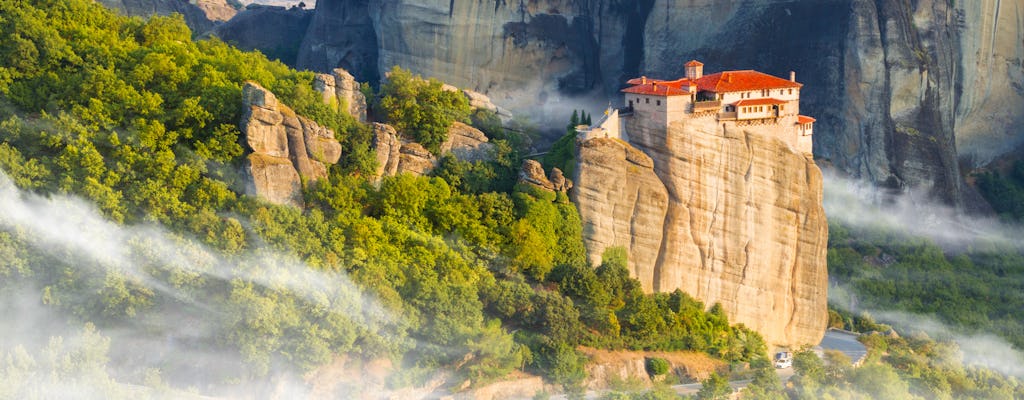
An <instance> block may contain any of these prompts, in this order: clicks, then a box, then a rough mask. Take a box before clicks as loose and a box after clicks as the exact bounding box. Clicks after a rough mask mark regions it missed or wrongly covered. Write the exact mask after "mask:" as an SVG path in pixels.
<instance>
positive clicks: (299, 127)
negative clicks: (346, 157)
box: [240, 82, 341, 207]
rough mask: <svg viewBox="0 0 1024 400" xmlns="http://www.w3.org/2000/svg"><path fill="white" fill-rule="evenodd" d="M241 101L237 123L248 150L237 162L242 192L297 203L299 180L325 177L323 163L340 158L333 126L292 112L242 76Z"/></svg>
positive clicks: (298, 201) (265, 90)
mask: <svg viewBox="0 0 1024 400" xmlns="http://www.w3.org/2000/svg"><path fill="white" fill-rule="evenodd" d="M242 104H243V107H244V110H245V111H244V113H243V115H242V121H241V123H240V126H241V128H242V129H241V130H242V134H243V135H244V136H245V142H246V144H247V145H248V148H249V150H251V151H252V153H251V154H249V156H248V157H246V161H245V163H244V165H243V175H244V176H245V177H246V178H247V179H246V194H249V195H253V196H257V197H260V198H262V199H264V200H267V201H269V202H271V203H277V204H287V205H292V206H296V207H301V206H302V204H303V202H302V184H303V181H306V182H315V181H317V180H319V179H321V178H324V177H326V176H327V165H326V164H334V163H337V162H338V159H339V158H341V144H339V143H338V141H337V140H335V138H334V132H332V131H331V130H329V129H327V128H324V127H321V126H320V125H317V124H316V123H315V122H313V121H310V120H309V119H307V118H305V117H303V116H300V115H296V114H295V112H294V111H292V110H291V109H290V108H288V106H286V105H284V104H281V103H279V102H278V101H277V97H275V96H274V94H273V93H271V92H270V91H269V90H267V89H264V88H263V87H262V86H260V85H259V84H257V83H254V82H246V84H245V87H243V88H242Z"/></svg>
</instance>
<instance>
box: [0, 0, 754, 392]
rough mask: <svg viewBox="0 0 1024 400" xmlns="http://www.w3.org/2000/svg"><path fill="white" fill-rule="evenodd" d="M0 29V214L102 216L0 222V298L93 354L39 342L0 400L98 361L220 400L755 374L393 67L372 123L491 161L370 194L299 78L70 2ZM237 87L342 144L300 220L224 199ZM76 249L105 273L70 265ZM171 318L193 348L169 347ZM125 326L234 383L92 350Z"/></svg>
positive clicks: (746, 348) (114, 375) (161, 21)
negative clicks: (595, 251) (596, 256)
mask: <svg viewBox="0 0 1024 400" xmlns="http://www.w3.org/2000/svg"><path fill="white" fill-rule="evenodd" d="M0 11H2V12H0V29H2V35H3V37H6V38H10V40H6V41H4V43H2V44H0V59H2V60H3V64H2V66H0V132H2V134H0V169H2V170H3V171H4V173H5V175H6V177H8V178H9V180H10V183H8V185H10V184H11V183H12V184H13V185H14V186H16V187H17V188H18V191H17V192H16V194H14V195H11V196H9V201H10V202H12V203H17V204H21V203H23V202H25V201H28V200H26V199H35V200H33V201H36V202H40V203H43V204H50V203H47V202H51V203H54V204H57V205H53V206H52V211H53V212H55V213H64V215H65V216H66V218H72V217H73V215H72V213H73V212H78V211H81V210H77V209H75V208H71V209H70V211H66V210H64V209H63V208H61V207H62V206H59V205H60V204H64V203H66V202H72V203H73V202H74V200H73V199H84V200H85V201H86V202H88V203H89V204H91V205H92V206H90V207H94V208H95V213H96V214H97V215H99V216H101V218H100V219H97V218H91V217H89V215H91V214H89V212H91V211H89V210H87V211H86V212H82V213H83V215H84V216H82V217H80V218H79V219H78V220H79V224H82V225H88V226H89V227H96V228H95V229H97V230H99V231H101V232H107V233H109V234H96V235H93V236H91V237H89V238H87V239H89V240H92V241H94V243H90V246H86V247H85V248H83V247H81V246H72V245H70V244H68V243H66V242H65V241H62V240H64V239H66V238H65V237H64V236H47V235H49V234H51V233H53V232H50V231H49V230H47V229H44V228H45V227H43V226H40V224H39V223H38V222H40V221H43V220H47V219H46V216H47V214H46V212H45V211H44V212H41V213H40V214H38V217H37V218H28V219H24V220H21V219H15V218H7V219H4V220H3V223H4V224H3V225H2V226H3V230H2V231H0V254H3V255H4V259H5V263H4V264H3V265H2V266H0V276H2V277H3V279H2V284H0V290H2V293H4V295H6V296H16V295H25V292H26V291H27V292H28V294H27V296H28V297H29V298H31V299H36V300H34V301H37V302H41V303H42V306H43V307H44V308H45V309H46V310H50V311H48V312H52V313H55V314H56V315H57V316H58V317H55V318H57V319H59V320H60V321H61V323H62V324H64V325H67V326H70V327H73V328H74V327H77V328H74V329H69V331H68V335H74V337H75V338H79V339H81V340H83V341H86V342H87V343H88V344H89V346H87V347H86V349H85V350H81V349H79V350H76V349H75V348H68V347H67V346H66V345H61V343H62V341H61V338H59V337H54V338H53V340H52V341H51V342H50V343H44V344H39V345H38V346H37V347H38V349H37V350H38V351H33V350H32V348H33V347H32V346H28V347H25V346H17V347H14V348H7V349H5V352H6V354H5V356H4V358H5V359H9V360H15V361H11V362H9V363H7V365H6V367H5V368H6V369H5V370H4V374H3V375H4V376H5V379H3V380H0V382H2V383H3V388H2V389H0V393H2V394H4V396H0V397H8V396H7V395H13V397H32V395H33V393H34V394H35V395H39V393H37V392H33V390H37V389H33V387H32V386H31V385H30V384H28V383H25V382H31V380H27V381H26V380H18V379H15V377H24V376H43V377H46V378H45V379H46V380H49V381H51V382H60V381H70V379H67V378H69V377H70V376H73V375H74V374H75V373H76V371H78V372H81V371H89V370H100V371H102V370H103V368H97V366H98V365H103V363H104V362H107V361H110V360H113V361H110V365H111V368H109V369H114V368H113V366H114V364H118V363H120V362H124V363H125V365H123V367H124V368H121V369H117V370H116V371H110V374H111V375H110V376H106V375H102V376H101V375H96V376H89V377H85V378H82V379H87V378H88V379H87V381H88V382H95V381H100V382H106V383H107V384H109V383H110V381H117V382H122V383H130V384H140V385H142V384H146V382H153V381H158V382H162V383H163V384H165V385H169V386H171V387H178V388H187V387H194V388H197V389H198V390H200V391H202V392H203V393H211V392H209V391H212V394H217V392H216V390H228V389H221V388H223V387H225V386H222V385H226V386H227V387H235V388H237V387H244V386H245V383H247V382H260V381H263V380H266V379H267V378H268V377H270V376H274V375H275V374H277V373H281V372H282V371H291V372H294V373H296V374H300V373H304V372H307V371H313V370H315V369H317V368H318V367H321V366H324V365H326V364H328V363H330V362H331V361H332V360H334V359H335V358H336V357H340V356H345V357H355V358H359V359H363V360H374V359H387V360H391V362H393V363H394V365H396V366H400V367H399V368H396V370H398V371H399V372H397V373H395V374H394V375H393V376H392V377H390V378H389V379H390V380H389V384H390V385H392V386H393V387H404V386H410V385H418V384H422V383H423V382H425V381H427V380H429V379H432V378H433V374H435V373H436V372H437V371H440V370H443V371H447V372H448V373H450V374H451V375H452V376H454V378H450V379H449V381H450V382H452V383H451V384H452V386H460V385H462V384H463V382H465V383H466V384H469V385H480V384H484V383H487V382H489V381H492V380H494V379H498V378H501V377H503V376H505V375H506V374H507V373H509V372H510V371H513V370H523V371H527V372H534V373H538V374H540V375H542V376H544V377H546V378H547V379H549V380H550V381H551V382H555V383H559V384H564V385H566V386H567V387H570V388H572V387H576V386H577V385H578V384H579V383H580V382H581V381H582V379H583V377H584V370H583V365H584V363H585V362H586V360H585V358H584V357H582V355H581V354H580V353H579V352H578V350H577V347H578V346H581V345H589V346H596V347H601V348H608V349H658V350H693V351H701V352H707V353H709V354H711V355H713V356H715V357H718V358H721V359H723V360H726V361H729V362H739V361H747V360H752V359H756V358H764V357H766V354H765V351H766V349H765V344H764V342H763V340H761V338H760V336H759V335H758V334H757V333H756V332H753V331H750V330H748V329H746V328H744V327H743V326H734V325H731V324H730V323H729V321H728V320H727V318H726V317H725V315H724V313H723V312H722V310H721V308H720V307H716V306H713V305H705V304H702V303H700V302H698V301H696V300H694V299H693V298H691V297H690V296H688V295H686V294H684V293H682V292H675V293H662V294H656V295H646V294H644V293H643V292H642V291H641V290H640V288H639V284H638V282H636V281H635V280H633V279H631V278H630V277H629V275H628V272H627V270H626V269H625V268H626V267H625V252H624V251H622V250H621V249H612V250H609V251H608V253H607V254H606V255H605V257H604V261H603V262H602V263H601V264H600V265H588V263H587V262H586V260H585V258H584V251H583V245H582V239H581V233H580V229H581V227H580V223H579V217H578V214H577V212H576V210H575V207H574V206H573V204H572V203H570V202H569V201H568V199H567V198H566V196H565V195H564V194H563V193H555V192H548V191H545V190H541V189H536V188H532V187H529V186H524V185H516V184H515V174H516V172H517V168H518V166H519V164H520V162H521V159H520V155H519V154H521V150H522V149H520V148H519V147H518V143H521V141H520V140H519V139H517V138H515V137H513V136H511V135H507V134H504V133H498V134H494V133H493V132H494V131H495V130H494V116H493V115H486V113H483V114H481V113H470V112H469V107H468V105H467V104H466V99H465V98H464V97H462V96H450V95H447V94H445V93H442V92H440V83H439V82H436V81H432V80H422V79H418V78H416V77H412V76H410V75H409V74H408V73H405V72H403V71H400V70H396V71H395V72H396V74H394V78H393V79H392V80H390V81H389V82H388V83H387V84H385V85H382V86H381V87H380V88H379V89H378V90H377V91H375V92H374V91H372V89H367V90H368V91H369V92H370V93H369V94H370V95H371V98H372V99H373V101H372V102H371V104H372V106H373V107H374V108H375V112H377V113H378V115H380V116H381V117H382V118H383V119H384V120H385V121H388V122H391V123H393V124H394V126H396V127H398V128H399V129H401V130H402V132H403V134H407V135H410V136H412V137H415V138H417V139H420V140H422V141H423V142H424V144H425V145H426V146H428V147H434V146H436V145H437V143H438V142H437V134H438V132H439V131H440V130H443V129H445V128H446V125H447V124H450V123H451V121H454V120H463V121H467V122H473V123H476V124H477V125H478V126H479V127H480V128H481V129H485V132H486V131H490V132H492V135H493V137H492V140H494V142H495V143H496V149H497V150H496V151H495V152H496V154H495V157H493V158H492V161H486V162H484V161H478V162H475V163H469V162H464V161H459V160H456V159H450V158H449V159H445V160H444V161H443V162H442V166H441V168H438V170H437V171H436V172H435V174H434V175H435V176H429V177H417V176H411V175H400V176H395V177H388V178H384V179H383V180H382V181H381V182H379V183H377V184H374V183H373V182H371V180H370V179H369V175H370V174H369V173H368V171H372V170H373V169H374V168H375V165H374V163H375V159H374V158H373V157H372V156H371V155H370V147H369V146H370V138H369V128H368V127H367V126H365V125H362V124H359V123H358V122H356V121H355V120H354V119H353V118H352V117H351V116H349V115H347V114H345V113H344V112H337V111H335V110H334V108H331V107H329V106H328V105H326V104H324V103H323V102H322V101H321V100H320V96H319V94H318V93H315V92H314V91H313V90H312V80H313V74H312V73H310V72H300V71H295V70H292V69H290V68H288V67H286V66H284V65H283V64H280V63H279V62H275V61H269V60H268V59H267V58H266V57H264V56H263V55H261V54H259V53H255V52H242V51H239V50H236V49H234V48H232V47H230V46H228V45H226V44H224V43H223V42H220V41H218V40H217V39H215V38H210V39H203V40H193V38H192V37H191V32H190V31H189V30H188V28H187V27H186V26H185V24H184V22H183V21H182V19H181V17H180V16H172V17H152V18H150V19H148V20H142V19H139V18H126V17H121V16H118V15H116V14H114V13H113V12H111V11H108V10H106V9H104V8H102V7H101V6H99V5H98V4H96V3H94V2H92V1H88V0H70V1H65V0H59V1H58V0H50V1H48V0H36V1H28V0H18V1H6V2H3V3H0ZM414 78H415V79H414ZM248 80H251V81H255V82H259V83H260V84H261V85H263V86H265V87H267V88H268V89H269V90H271V91H273V92H274V93H275V94H276V95H277V96H278V98H279V99H280V100H281V101H282V102H284V103H286V104H289V105H290V106H292V107H293V108H294V109H295V110H296V112H298V113H299V114H301V115H304V116H307V117H309V118H311V119H313V120H315V121H316V122H318V123H319V124H321V125H323V126H326V127H329V128H331V129H332V130H333V131H334V132H335V133H336V135H337V139H338V140H339V141H340V142H341V143H342V146H343V148H344V155H343V157H342V160H341V161H340V162H339V163H338V165H335V166H333V167H331V170H330V171H329V176H328V178H327V179H324V180H322V181H321V182H318V183H317V184H315V185H308V186H307V187H306V188H305V192H306V193H305V197H306V199H307V204H306V207H304V208H303V209H301V210H299V209H295V208H290V207H285V206H276V205H270V204H266V203H262V202H260V201H258V200H256V199H254V198H251V197H248V196H243V195H241V194H240V193H241V192H242V189H241V183H240V180H241V177H240V176H239V173H238V171H239V165H240V163H241V160H242V158H243V156H244V153H245V150H244V148H243V146H242V144H241V141H240V139H239V137H240V132H239V128H238V121H239V120H240V116H241V110H240V104H241V103H240V99H241V87H242V85H243V83H244V82H245V81H248ZM8 189H9V190H10V188H8ZM47 199H49V200H47ZM62 199H72V200H62ZM19 202H21V203H19ZM64 222H65V221H64V218H57V219H54V222H53V223H54V224H58V226H63V225H60V224H63V223H64ZM82 225H78V226H77V227H79V228H80V227H81V226H82ZM75 227H76V225H71V227H70V228H67V229H75ZM125 232H127V233H125ZM154 232H155V233H154ZM125 235H127V236H128V237H129V239H125V240H122V239H124V237H123V236H125ZM55 241H56V242H55ZM91 246H95V247H99V248H104V249H107V248H109V249H113V250H115V253H116V254H117V257H115V256H113V255H111V256H106V255H99V256H95V257H86V256H84V255H83V254H94V253H90V252H89V251H91V249H90V248H89V247H91ZM83 252H85V253H83ZM168 253H173V254H171V255H168ZM108 258H109V259H108ZM310 274H312V275H310ZM317 281H322V282H333V283H332V285H334V286H330V285H328V286H327V287H323V285H311V282H317ZM345 282H351V285H352V286H353V288H354V289H352V290H345V289H344V286H345ZM309 286H314V288H313V290H311V289H310V287H309ZM364 297H365V298H366V299H364ZM367 299H369V300H367ZM210 310H212V314H210V315H207V313H209V312H210ZM382 315H383V316H382ZM176 321H189V323H195V324H199V325H201V326H202V327H203V334H189V335H186V334H184V333H182V332H179V331H178V330H176V329H174V328H175V325H177V322H176ZM132 326H144V327H145V334H147V335H149V336H151V337H153V338H163V340H164V342H165V345H167V346H171V345H169V344H166V343H167V342H170V343H172V344H173V343H183V344H187V346H188V347H190V348H195V349H204V350H207V351H210V352H216V353H217V354H222V355H223V359H225V360H238V365H234V364H231V365H228V366H221V367H219V368H211V370H210V371H208V372H205V373H203V374H195V373H194V372H188V368H185V366H186V365H189V364H187V362H188V361H187V360H168V359H165V360H162V361H160V363H158V365H147V364H146V362H145V357H140V356H138V355H133V354H132V352H131V348H130V346H129V345H128V344H130V343H131V341H130V340H129V339H124V338H121V337H118V336H116V335H113V336H104V334H105V333H106V332H117V331H119V330H121V329H123V328H125V327H132ZM79 339H75V340H74V341H76V342H77V341H78V340H79ZM67 340H68V341H69V342H70V341H72V340H71V338H70V336H69V338H68V339H67ZM119 341H120V342H119ZM157 342H159V341H157ZM151 351H152V352H159V350H158V349H152V350H151ZM78 352H84V353H86V354H85V355H80V354H78ZM45 354H58V355H59V354H63V355H65V356H66V357H67V359H68V364H67V365H64V364H61V363H59V362H56V361H53V360H52V358H47V356H45ZM18 360H20V361H18ZM47 360H50V361H47ZM114 361H117V363H115V362H114ZM129 367H130V368H129ZM211 367H212V366H211ZM129 370H130V371H143V372H125V371H129ZM90 379H91V380H90ZM84 384H85V383H83V385H84ZM104 387H109V385H107V386H104ZM114 389H116V387H114ZM114 389H110V390H112V392H110V393H106V394H105V395H104V397H106V396H107V395H108V394H109V395H110V396H113V394H116V393H115V392H116V390H114ZM122 394H123V393H122ZM22 395H25V396H22ZM127 395H128V396H129V397H130V396H131V395H132V393H130V391H129V393H128V394H127ZM42 397H46V395H45V393H44V394H42Z"/></svg>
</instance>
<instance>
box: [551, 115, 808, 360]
mask: <svg viewBox="0 0 1024 400" xmlns="http://www.w3.org/2000/svg"><path fill="white" fill-rule="evenodd" d="M646 123H649V122H648V121H644V120H640V119H629V120H628V122H627V131H628V132H629V133H630V140H631V143H633V146H635V148H632V147H631V146H630V145H629V144H626V143H625V142H622V141H619V140H616V139H604V138H599V139H592V140H589V141H586V142H584V143H582V144H581V146H580V150H579V168H578V169H577V171H578V173H577V175H578V176H577V177H576V187H575V189H574V190H573V191H572V192H571V194H572V199H573V200H574V201H575V202H576V204H577V206H578V208H579V212H580V216H581V220H582V221H583V224H584V227H583V234H584V243H585V244H586V247H587V252H588V256H589V257H590V260H591V261H592V262H598V261H599V260H600V256H601V254H602V253H603V252H604V250H605V249H606V248H608V247H610V246H622V247H625V248H626V250H627V253H628V254H629V267H630V272H631V274H632V275H633V276H634V277H636V278H637V279H638V280H640V282H641V284H642V286H643V288H644V289H645V290H647V291H662V292H664V291H672V290H675V289H677V288H678V289H682V290H683V291H685V292H687V293H689V294H691V295H693V296H694V297H696V298H698V299H700V300H701V301H704V302H705V303H707V304H712V303H721V304H722V306H723V308H724V310H725V311H726V313H727V314H728V315H729V317H730V320H731V321H732V322H734V323H743V324H745V325H747V326H748V327H750V328H752V329H755V330H757V331H758V332H760V333H761V334H762V335H763V336H764V337H765V339H766V341H767V342H768V343H769V345H789V346H798V345H801V344H813V343H818V341H819V340H820V339H821V335H822V333H823V332H824V328H825V318H826V302H827V298H826V286H827V271H826V265H825V253H826V244H827V238H828V232H827V223H826V221H825V214H824V211H823V209H822V203H821V202H822V181H821V172H820V170H819V169H818V167H817V166H816V165H815V164H814V161H813V160H811V159H809V158H806V157H805V156H804V155H803V154H800V153H798V152H796V151H794V150H792V149H791V148H790V146H789V145H787V144H786V143H784V142H783V141H781V140H779V139H778V138H777V137H775V136H773V135H765V134H755V133H751V132H747V131H742V130H735V129H730V130H723V128H722V126H720V125H717V123H716V122H715V120H714V119H713V118H704V119H699V118H694V119H687V120H684V121H683V122H682V123H678V124H674V125H672V126H671V127H670V128H669V130H668V132H667V134H666V132H664V131H662V132H660V133H658V132H657V130H656V129H653V128H651V127H646V126H645V124H646Z"/></svg>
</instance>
